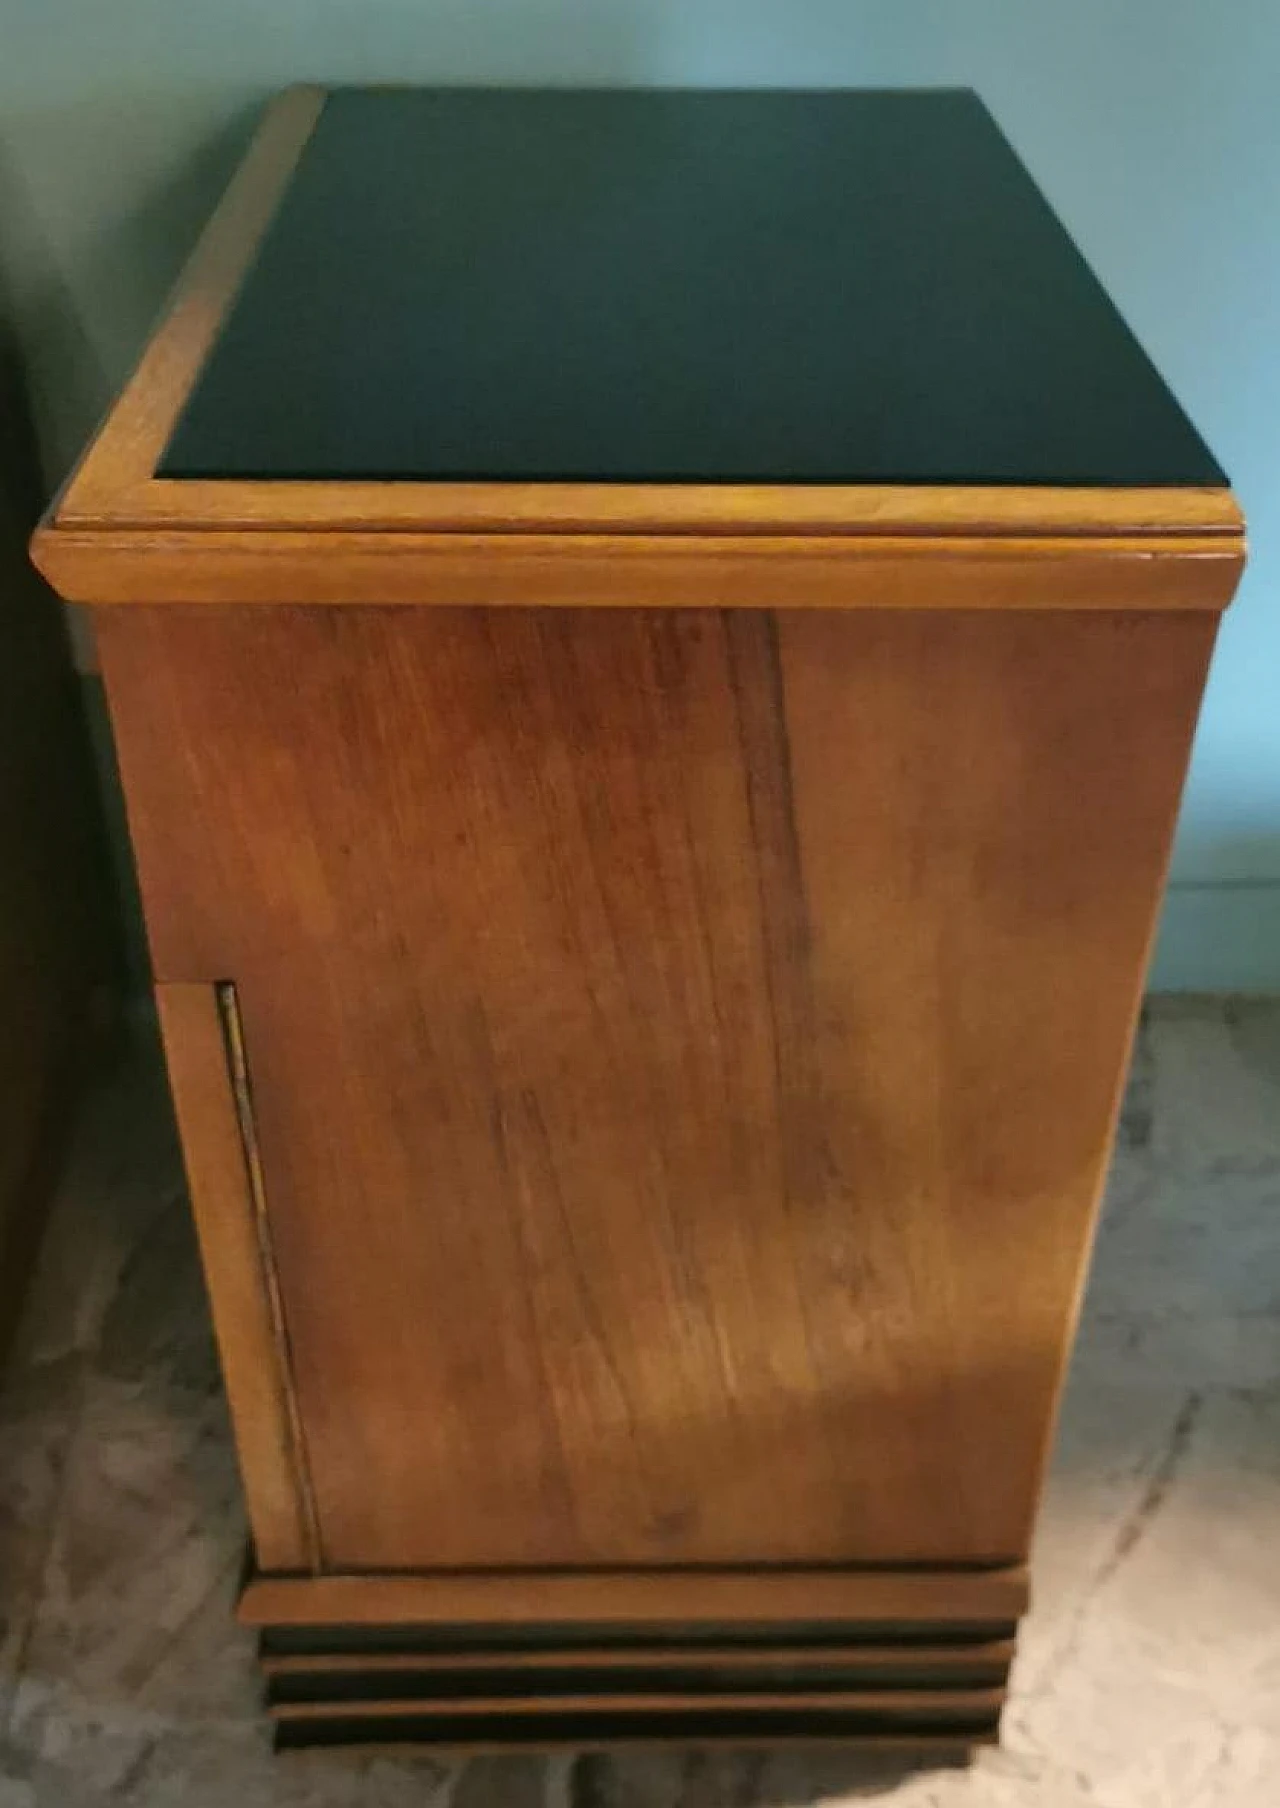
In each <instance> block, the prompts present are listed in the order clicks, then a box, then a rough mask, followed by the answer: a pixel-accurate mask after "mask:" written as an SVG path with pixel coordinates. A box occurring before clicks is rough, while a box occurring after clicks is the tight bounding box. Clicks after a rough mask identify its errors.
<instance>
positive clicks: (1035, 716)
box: [102, 608, 1212, 1570]
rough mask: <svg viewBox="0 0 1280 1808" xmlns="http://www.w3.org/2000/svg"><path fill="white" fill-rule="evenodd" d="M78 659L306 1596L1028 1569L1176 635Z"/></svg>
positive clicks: (1195, 689) (934, 636)
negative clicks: (907, 1567) (228, 1017)
mask: <svg viewBox="0 0 1280 1808" xmlns="http://www.w3.org/2000/svg"><path fill="white" fill-rule="evenodd" d="M103 626H104V631H103V636H102V639H103V657H104V664H105V668H106V673H107V678H108V683H109V688H110V693H111V699H112V706H113V711H114V713H115V718H116V723H117V730H118V735H119V741H120V748H121V756H122V761H123V765H124V768H125V775H126V781H127V786H128V791H129V797H130V808H131V816H132V824H133V830H134V835H135V839H136V842H137V846H138V852H139V860H140V865H141V870H142V878H143V885H144V891H145V895H146V902H147V908H148V915H149V920H150V925H151V933H152V938H153V949H154V954H155V960H156V966H157V974H158V977H159V979H160V980H161V981H185V982H193V981H206V982H208V983H209V984H210V985H212V984H214V983H215V982H233V983H234V986H235V992H236V998H237V1000H238V1005H239V1012H240V1017H241V1021H242V1026H243V1034H244V1045H245V1051H246V1057H247V1065H248V1086H249V1089H250V1092H251V1104H252V1112H253V1118H254V1135H255V1137H256V1143H257V1151H258V1153H259V1155H260V1158H261V1174H262V1186H263V1193H264V1213H265V1225H266V1232H265V1234H266V1236H267V1237H268V1239H269V1246H270V1259H271V1262H272V1266H273V1272H274V1277H275V1283H276V1284H277V1285H278V1290H279V1303H280V1324H281V1330H280V1337H281V1341H282V1344H283V1346H284V1361H285V1367H286V1371H287V1384H288V1387H289V1389H290V1392H291V1399H292V1403H293V1407H294V1411H295V1415H296V1423H297V1426H298V1435H299V1442H300V1447H301V1454H302V1459H303V1461H304V1463H305V1468H306V1475H307V1485H308V1487H309V1489H310V1491H311V1495H312V1497H313V1499H314V1510H315V1520H316V1525H317V1528H318V1538H319V1546H320V1555H321V1561H322V1563H323V1565H324V1566H326V1567H328V1568H332V1569H338V1570H341V1569H377V1570H396V1569H404V1570H409V1569H420V1570H421V1569H431V1568H443V1567H451V1566H458V1567H469V1566H479V1567H489V1566H493V1567H500V1566H526V1565H527V1566H566V1567H583V1566H596V1565H599V1566H615V1567H616V1566H627V1565H688V1564H742V1563H753V1564H770V1563H776V1564H786V1563H825V1562H833V1563H835V1562H839V1563H856V1562H869V1561H876V1562H879V1561H889V1562H892V1561H898V1562H910V1561H929V1560H932V1561H938V1562H962V1561H965V1560H993V1561H994V1560H1001V1559H1008V1558H1011V1557H1014V1556H1016V1555H1017V1554H1018V1553H1020V1552H1021V1551H1022V1550H1023V1549H1024V1548H1025V1544H1026V1540H1027V1536H1028V1531H1029V1525H1030V1518H1031V1513H1032V1510H1033V1506H1034V1499H1035V1492H1036V1488H1037V1485H1038V1479H1039V1472H1040V1465H1041V1461H1042V1455H1043V1449H1044V1445H1045V1441H1046V1438H1047V1435H1048V1430H1049V1423H1050V1416H1051V1409H1052V1404H1053V1399H1054V1394H1055V1389H1056V1387H1057V1384H1058V1380H1059V1375H1060V1370H1061V1365H1062V1362H1063V1359H1064V1352H1065V1349H1066V1345H1067V1340H1068V1338H1069V1333H1070V1329H1071V1321H1072V1314H1073V1311H1074V1303H1075V1299H1076V1294H1077V1288H1078V1282H1079V1277H1080V1272H1081V1265H1082V1262H1083V1259H1084V1255H1085V1252H1086V1246H1087V1239H1088V1235H1089V1230H1090V1225H1091V1217H1092V1210H1093V1202H1094V1198H1095V1194H1096V1189H1097V1185H1098V1182H1099V1177H1100V1174H1101V1171H1102V1167H1103V1164H1104V1161H1105V1156H1106V1151H1107V1139H1108V1133H1109V1126H1110V1122H1111V1117H1112V1113H1113V1107H1114V1103H1115V1099H1116V1095H1117V1089H1118V1086H1119V1083H1120V1077H1121V1070H1122V1066H1123V1061H1124V1056H1125V1051H1126V1047H1127V1039H1128V1035H1129V1030H1130V1026H1131V1021H1132V1015H1133V1011H1134V1007H1135V1002H1136V997H1137V992H1138V987H1139V984H1140V979H1141V968H1142V962H1143V958H1144V953H1145V947H1146V941H1147V937H1148V933H1149V928H1150V923H1151V919H1152V914H1153V910H1154V906H1155V902H1156V895H1157V890H1158V885H1159V880H1160V875H1161V871H1162V866H1163V860H1164V856H1165V850H1166V847H1167V841H1168V836H1169V833H1170V830H1171V825H1172V819H1173V813H1174V809H1175V806H1176V799H1177V793H1178V788H1179V784H1180V781H1181V774H1182V767H1183V761H1184V758H1185V751H1186V746H1187V743H1188V740H1189V736H1190V730H1191V726H1192V721H1193V717H1194V711H1195V706H1196V701H1197V699H1198V694H1199V686H1200V682H1201V679H1202V676H1203V668H1204V663H1205V660H1206V658H1207V654H1208V649H1209V643H1210V639H1211V634H1212V621H1211V620H1210V618H1208V617H1204V618H1200V617H1196V616H1191V615H1182V616H1177V617H1175V616H1166V617H1162V616H1157V615H1143V616H1140V617H1139V616H1134V617H1127V618H1126V617H1121V616H1119V615H1117V616H1111V615H1107V614H1099V613H1092V614H1089V615H1083V614H1082V615H1079V616H1076V615H1072V614H1069V613H1064V614H1054V613H1042V614H1038V615H1027V616H1010V615H1008V614H960V613H956V614H948V613H929V614H920V615H914V614H911V613H904V612H896V613H884V614H881V613H877V612H870V613H859V612H851V613H846V614H840V615H834V614H833V615H825V614H814V615H807V614H800V613H794V612H792V613H788V614H786V615H784V616H780V617H778V618H774V617H773V616H772V615H770V614H769V613H766V612H752V611H743V612H731V613H721V612H714V611H701V610H698V611H683V612H671V613H668V612H660V611H628V610H608V609H601V610H595V611H579V610H563V611H540V610H529V611H525V610H491V611H484V610H471V611H461V610H459V611H453V610H410V609H404V610H397V609H385V610H383V609H373V608H364V609H352V610H343V609H312V610H307V609H272V610H250V609H245V610H235V609H218V610H198V609H192V610H178V609H173V608H165V609H163V610H146V609H139V608H132V609H130V610H128V611H122V612H120V613H119V614H116V615H110V614H109V615H108V616H107V617H106V619H105V622H104V625H103Z"/></svg>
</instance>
